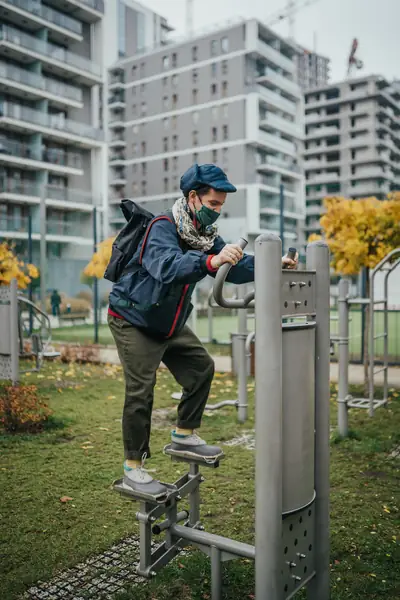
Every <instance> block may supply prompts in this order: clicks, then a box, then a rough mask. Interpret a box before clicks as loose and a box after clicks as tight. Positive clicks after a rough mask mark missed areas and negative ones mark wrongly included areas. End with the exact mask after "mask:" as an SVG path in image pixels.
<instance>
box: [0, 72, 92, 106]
mask: <svg viewBox="0 0 400 600" xmlns="http://www.w3.org/2000/svg"><path fill="white" fill-rule="evenodd" d="M0 77H3V78H4V79H9V80H11V81H15V82H16V83H21V84H23V85H27V86H29V87H32V88H35V89H38V90H44V91H47V92H49V93H50V94H54V95H56V96H61V97H63V98H69V99H71V100H76V101H77V102H82V100H83V92H82V90H81V89H79V88H77V87H75V86H72V85H69V84H67V83H62V82H59V81H56V80H55V79H50V78H48V77H42V76H41V75H38V74H37V73H32V72H31V71H27V70H26V69H21V68H19V67H15V66H14V65H8V64H0Z"/></svg>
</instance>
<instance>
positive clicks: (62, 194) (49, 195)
mask: <svg viewBox="0 0 400 600" xmlns="http://www.w3.org/2000/svg"><path fill="white" fill-rule="evenodd" d="M51 200H56V201H59V202H67V203H68V204H74V203H77V204H88V205H90V206H93V205H94V204H96V203H95V202H94V198H93V195H92V194H91V193H90V192H85V191H83V190H79V189H73V188H68V187H59V186H55V185H51V184H49V185H47V186H46V204H49V205H51V204H54V205H55V203H52V202H51Z"/></svg>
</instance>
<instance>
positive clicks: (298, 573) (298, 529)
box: [282, 504, 315, 600]
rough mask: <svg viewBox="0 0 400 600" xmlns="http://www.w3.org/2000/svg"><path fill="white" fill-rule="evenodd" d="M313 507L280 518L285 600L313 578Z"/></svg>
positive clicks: (312, 505)
mask: <svg viewBox="0 0 400 600" xmlns="http://www.w3.org/2000/svg"><path fill="white" fill-rule="evenodd" d="M314 512H315V509H314V504H311V505H310V506H309V507H308V508H306V509H304V510H302V511H299V512H297V513H294V514H292V515H289V516H287V517H284V518H283V523H282V552H283V563H282V589H283V592H284V595H283V597H284V598H285V600H288V599H289V598H292V597H293V596H294V594H295V593H296V592H297V591H298V590H299V589H300V588H302V587H303V586H304V585H305V583H306V582H307V581H308V580H309V579H310V578H311V577H312V576H313V573H314V570H315V563H314V556H315V549H314V543H315V517H314Z"/></svg>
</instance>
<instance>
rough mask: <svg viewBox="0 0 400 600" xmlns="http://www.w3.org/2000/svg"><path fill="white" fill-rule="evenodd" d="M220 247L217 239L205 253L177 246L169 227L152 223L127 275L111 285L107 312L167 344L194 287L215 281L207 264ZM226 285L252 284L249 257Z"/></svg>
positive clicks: (188, 305) (184, 314) (185, 313)
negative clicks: (210, 278) (205, 279)
mask: <svg viewBox="0 0 400 600" xmlns="http://www.w3.org/2000/svg"><path fill="white" fill-rule="evenodd" d="M224 246H225V242H224V240H223V239H222V238H221V237H219V236H218V237H217V238H216V240H215V243H214V245H213V247H212V248H211V249H210V250H209V251H208V252H202V251H198V250H191V249H190V247H189V246H187V245H186V246H184V244H182V240H181V238H180V237H179V236H178V232H177V230H176V225H175V223H174V222H173V221H172V220H170V219H169V218H166V217H165V216H159V217H156V218H155V219H154V220H153V221H152V222H151V225H150V227H149V228H148V229H147V232H146V235H145V236H144V238H143V240H142V242H141V244H140V246H139V248H138V250H137V251H136V253H135V255H134V256H133V258H132V259H131V261H130V262H129V264H128V269H127V271H128V270H129V272H127V273H126V274H124V275H122V277H120V279H119V280H118V281H117V283H114V285H113V288H112V291H111V294H110V309H111V310H112V311H114V312H116V313H117V314H119V315H120V316H121V317H123V318H124V319H126V320H127V321H128V322H129V323H132V325H135V326H136V327H139V328H141V329H144V330H146V332H147V333H149V334H150V335H155V336H157V337H161V338H169V337H171V336H172V335H173V334H174V333H177V332H178V331H179V330H180V329H182V327H183V326H184V324H185V323H186V321H187V319H188V317H189V315H190V313H191V310H192V308H193V306H192V304H191V301H190V299H191V296H192V293H193V290H194V287H195V285H196V283H197V282H198V281H201V280H202V279H204V277H206V276H207V275H211V276H215V273H216V271H215V270H213V269H212V268H211V267H210V259H211V257H212V256H213V255H215V254H218V253H219V252H220V251H221V250H222V248H223V247H224ZM227 281H229V282H231V283H236V284H240V283H248V282H250V281H254V257H253V256H250V255H244V257H243V258H242V260H240V261H239V263H238V264H237V265H236V266H234V267H232V269H231V270H230V272H229V275H228V277H227Z"/></svg>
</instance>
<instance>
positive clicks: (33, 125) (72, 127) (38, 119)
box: [0, 102, 103, 148]
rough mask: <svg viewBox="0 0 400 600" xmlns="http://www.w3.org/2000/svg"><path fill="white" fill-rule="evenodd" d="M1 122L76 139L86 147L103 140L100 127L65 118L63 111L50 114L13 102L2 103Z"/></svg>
mask: <svg viewBox="0 0 400 600" xmlns="http://www.w3.org/2000/svg"><path fill="white" fill-rule="evenodd" d="M0 123H1V124H2V125H4V126H6V127H8V128H10V129H11V130H14V131H16V130H20V131H24V132H25V131H39V132H41V133H43V134H45V135H46V136H47V137H49V138H54V139H58V140H64V141H65V140H70V141H76V142H77V143H79V144H80V145H81V146H83V147H86V148H93V147H96V146H98V145H99V144H101V142H102V140H103V132H102V131H101V130H100V129H95V128H94V127H91V126H90V125H86V124H85V123H79V122H78V121H72V120H71V119H65V118H64V116H63V114H62V113H59V114H48V113H46V112H40V111H38V110H34V109H32V108H27V107H26V106H21V105H20V104H14V103H11V102H4V103H3V104H2V105H0Z"/></svg>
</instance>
